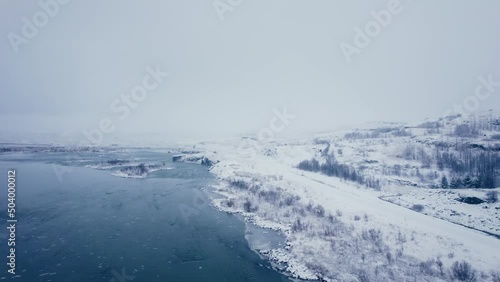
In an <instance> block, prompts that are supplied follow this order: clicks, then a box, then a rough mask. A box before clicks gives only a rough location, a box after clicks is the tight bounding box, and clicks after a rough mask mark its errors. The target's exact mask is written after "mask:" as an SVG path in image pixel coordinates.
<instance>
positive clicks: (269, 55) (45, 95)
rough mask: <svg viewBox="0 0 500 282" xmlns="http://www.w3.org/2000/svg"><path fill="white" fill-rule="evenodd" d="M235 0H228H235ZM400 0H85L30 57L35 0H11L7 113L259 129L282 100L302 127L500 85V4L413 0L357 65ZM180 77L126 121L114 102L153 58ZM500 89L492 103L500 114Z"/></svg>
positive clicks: (78, 124) (151, 126)
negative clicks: (361, 33) (24, 39)
mask: <svg viewBox="0 0 500 282" xmlns="http://www.w3.org/2000/svg"><path fill="white" fill-rule="evenodd" d="M221 1H222V2H223V3H228V1H227V0H221ZM389 2H390V1H387V0H377V1H327V0H319V1H306V0H302V1H292V0H290V1H285V0H252V1H250V0H243V1H242V3H241V4H240V5H238V6H235V7H233V9H234V10H232V11H231V12H227V13H225V14H224V20H223V21H221V20H220V18H219V17H218V14H217V12H216V11H215V9H214V7H213V1H212V0H203V1H202V0H197V1H181V0H177V1H165V0H154V1H153V0H145V1H118V0H113V1H97V0H92V1H75V0H73V1H72V2H70V3H69V4H67V5H60V10H59V11H58V13H57V14H56V15H55V16H54V17H52V18H50V19H49V22H48V23H47V25H46V26H44V27H41V28H39V30H38V33H37V34H36V35H35V36H34V37H33V38H31V39H29V42H28V43H26V44H21V45H19V52H18V53H17V54H16V53H15V52H14V50H13V48H12V46H11V43H10V42H9V38H8V34H9V33H10V32H14V33H16V34H18V35H21V28H22V26H23V22H22V20H21V18H22V17H27V18H28V19H30V20H31V19H32V17H33V15H34V14H35V13H36V12H37V11H40V10H41V8H40V6H39V5H38V4H37V3H36V2H34V1H2V2H0V34H1V35H2V36H3V39H2V40H1V41H0V72H1V77H0V81H1V89H0V91H1V93H2V94H1V96H2V102H1V103H0V121H1V123H2V125H3V128H2V131H3V132H4V133H8V132H77V133H78V132H81V130H83V129H90V128H94V127H97V126H98V123H99V121H100V120H101V119H103V118H105V117H110V118H111V119H112V120H113V122H114V123H115V125H116V131H117V132H157V133H164V134H172V135H175V134H190V133H203V134H205V133H206V134H209V133H226V132H252V131H257V130H259V129H260V128H262V127H266V126H267V125H268V123H269V120H270V118H271V117H272V116H273V108H277V109H281V108H283V106H287V108H288V111H289V112H290V113H293V114H295V115H296V118H295V119H294V121H293V122H292V123H291V124H290V126H289V127H288V128H287V130H288V131H290V132H304V131H315V130H328V129H331V128H333V127H335V126H338V125H341V124H346V123H358V122H362V121H371V120H398V121H411V120H418V119H423V118H426V117H438V116H441V115H442V114H443V113H444V112H446V111H447V110H448V109H450V108H451V107H452V106H453V104H461V103H463V101H464V99H465V98H466V97H468V96H470V95H473V94H474V89H475V88H476V86H477V85H478V83H479V82H478V76H484V77H487V76H488V75H489V74H491V75H492V76H493V79H494V80H495V81H500V56H499V53H498V51H499V50H500V39H499V37H498V34H499V27H500V17H498V13H499V12H500V2H498V1H494V0H490V1H451V0H448V1H430V0H429V1H424V0H419V1H409V0H401V4H400V5H401V6H402V8H403V11H402V12H401V13H399V14H396V15H393V16H392V18H391V22H390V24H389V25H388V26H386V27H382V28H381V31H380V33H379V34H378V35H377V36H375V37H374V38H372V39H371V42H370V44H369V45H368V46H367V47H365V48H363V49H362V50H361V53H360V54H354V55H353V56H352V62H351V63H347V61H346V58H345V57H344V55H343V53H342V51H341V49H340V47H339V46H340V44H341V42H346V43H348V44H354V43H353V41H354V40H353V39H354V36H355V31H354V28H355V27H356V26H357V27H360V28H361V29H364V27H365V25H366V24H367V23H368V22H369V21H371V20H373V16H372V15H370V11H372V10H373V11H379V10H382V9H387V5H388V3H389ZM156 65H160V68H161V70H162V71H165V72H168V73H170V77H168V78H167V79H166V81H164V82H163V83H161V85H160V86H159V87H158V88H157V89H156V90H154V91H152V92H151V93H150V94H149V95H148V97H147V99H145V100H144V101H143V102H141V103H140V105H139V106H138V107H137V108H136V109H133V110H132V111H131V114H130V116H128V117H127V118H126V119H125V120H120V119H118V118H117V116H118V115H117V114H116V113H114V112H113V111H112V110H111V104H112V102H113V101H114V100H115V99H117V98H120V95H121V94H122V93H130V90H131V89H132V88H133V87H134V86H137V85H140V84H141V81H142V79H143V77H144V76H145V75H147V72H146V70H145V68H146V67H147V66H152V67H154V66H156ZM499 97H500V88H499V89H497V91H496V92H495V93H493V94H492V95H491V97H489V98H488V99H485V100H482V101H480V106H479V108H478V110H486V109H490V108H494V109H497V110H499V105H500V98H499Z"/></svg>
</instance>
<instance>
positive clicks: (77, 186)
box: [0, 150, 290, 282]
mask: <svg viewBox="0 0 500 282" xmlns="http://www.w3.org/2000/svg"><path fill="white" fill-rule="evenodd" d="M171 158H172V155H171V154H169V153H165V152H154V151H147V150H123V151H114V152H102V151H101V152H88V153H78V154H77V155H75V154H74V153H68V152H60V153H47V152H42V153H35V154H32V153H6V154H5V153H4V154H0V187H2V190H3V191H1V192H0V193H1V197H0V210H5V211H6V209H7V197H6V195H7V170H8V169H16V171H17V174H16V181H17V182H16V184H17V190H16V192H17V195H16V212H17V213H16V218H17V220H18V222H17V223H16V275H12V274H10V273H8V272H7V270H8V266H7V257H6V256H7V254H8V247H7V242H6V239H7V236H8V233H7V232H8V230H7V229H6V227H5V226H7V223H6V219H7V217H6V216H2V218H3V220H2V221H1V222H0V226H2V228H1V229H0V250H1V251H0V254H1V257H0V265H1V267H0V270H1V271H2V272H1V273H0V281H2V279H5V280H6V281H11V280H12V281H27V282H31V281H52V282H68V281H74V282H80V281H81V282H85V281H106V282H125V281H146V282H149V281H231V282H233V281H234V282H236V281H259V282H266V281H290V280H289V279H288V278H287V277H286V276H284V275H282V274H280V273H278V272H277V271H275V270H274V269H273V268H272V267H271V266H270V264H269V263H268V262H267V261H265V260H262V259H261V258H260V257H259V256H258V255H257V254H256V253H255V252H254V251H252V250H251V249H250V248H249V244H248V242H247V240H246V239H245V223H244V222H242V221H241V220H239V219H238V218H237V217H236V216H233V215H230V214H227V213H223V212H220V211H217V210H215V209H213V208H212V207H211V206H210V205H209V200H208V198H207V197H206V194H205V193H203V190H204V189H206V188H207V187H209V186H210V185H211V184H213V183H215V179H214V178H213V176H212V175H211V174H210V173H209V172H208V171H207V167H204V166H201V165H196V164H186V163H173V162H172V161H171ZM113 159H126V160H131V162H132V163H134V162H135V163H138V162H141V163H142V162H144V163H161V165H162V166H163V168H167V169H162V170H158V171H153V172H150V173H149V174H148V176H147V177H146V178H144V179H134V178H122V177H117V176H113V175H111V173H112V172H113V169H116V168H109V167H108V168H106V169H104V170H98V169H91V168H88V167H85V166H88V165H92V164H102V163H106V162H107V161H109V160H113ZM2 213H3V214H4V215H6V212H2ZM261 240H262V238H261Z"/></svg>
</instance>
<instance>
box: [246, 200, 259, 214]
mask: <svg viewBox="0 0 500 282" xmlns="http://www.w3.org/2000/svg"><path fill="white" fill-rule="evenodd" d="M258 209H259V208H258V207H257V206H254V205H253V204H252V202H250V200H246V201H245V203H243V210H244V211H245V212H256V211H257V210H258Z"/></svg>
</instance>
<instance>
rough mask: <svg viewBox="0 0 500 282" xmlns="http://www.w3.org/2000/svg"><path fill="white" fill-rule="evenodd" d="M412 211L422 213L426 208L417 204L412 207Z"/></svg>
mask: <svg viewBox="0 0 500 282" xmlns="http://www.w3.org/2000/svg"><path fill="white" fill-rule="evenodd" d="M411 209H412V210H414V211H416V212H422V211H423V210H424V206H423V205H420V204H415V205H413V206H411Z"/></svg>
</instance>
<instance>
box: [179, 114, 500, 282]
mask: <svg viewBox="0 0 500 282" xmlns="http://www.w3.org/2000/svg"><path fill="white" fill-rule="evenodd" d="M455 126H456V124H453V125H452V124H451V123H450V124H447V125H444V126H442V127H441V128H440V133H432V132H433V131H432V130H431V131H429V130H427V129H422V128H417V129H413V130H411V132H409V131H410V127H407V128H405V129H403V130H404V131H405V132H406V131H408V134H407V133H405V132H402V131H401V130H399V129H398V131H397V132H398V133H397V134H396V135H397V136H394V135H393V134H392V133H391V132H394V131H393V130H391V131H389V132H382V133H381V134H385V135H383V136H381V135H380V134H379V135H374V136H371V137H370V138H358V139H353V138H351V139H350V138H346V137H345V134H346V132H339V133H332V134H323V135H321V136H315V137H311V139H304V140H287V141H272V142H260V143H259V145H258V147H257V148H253V149H251V150H248V148H246V146H242V143H244V142H245V139H234V140H226V141H224V142H219V143H215V142H213V143H207V142H205V143H200V144H197V145H196V149H197V150H199V153H194V154H188V155H187V156H186V158H187V159H202V157H204V158H208V159H210V160H212V161H213V162H214V165H213V166H212V167H211V171H212V172H213V173H214V174H216V175H217V176H218V178H219V179H220V180H222V181H221V184H220V185H219V186H218V187H216V191H217V192H218V193H219V194H221V195H224V196H225V197H224V198H222V199H221V198H218V199H214V200H213V202H214V205H215V206H216V207H218V208H219V209H222V210H225V211H228V212H238V213H242V214H243V215H244V216H246V218H247V219H248V220H250V221H252V222H254V223H256V224H258V225H261V226H265V227H269V228H273V229H276V230H280V231H281V232H283V234H285V236H286V238H287V246H286V247H284V248H281V249H274V250H268V251H267V252H264V254H265V255H267V256H268V257H269V258H270V259H271V260H272V261H275V262H277V265H279V266H281V267H283V270H284V271H286V272H288V273H290V274H291V275H293V276H295V277H300V278H305V279H324V280H326V281H451V280H452V279H453V277H455V276H456V274H457V273H456V271H459V270H460V269H459V268H458V267H455V268H454V270H455V272H454V271H452V268H451V266H452V265H453V263H455V262H462V261H466V262H468V263H470V264H471V265H472V268H473V269H474V270H477V271H476V272H475V278H476V279H477V281H498V280H494V279H495V277H497V276H495V275H498V269H500V251H499V250H500V240H499V239H498V238H496V237H494V236H491V235H488V234H486V233H484V232H481V231H478V230H473V229H471V228H476V229H479V230H484V231H488V232H490V233H494V234H499V232H498V229H499V221H500V220H499V214H498V212H499V207H500V206H499V204H498V203H487V204H480V205H469V204H467V203H462V202H459V201H457V200H456V199H457V198H459V196H460V195H462V196H476V197H478V198H480V197H481V198H484V195H485V193H486V192H491V191H494V189H493V190H492V189H489V190H476V189H474V190H473V189H467V190H450V189H429V187H431V186H436V185H433V184H436V183H437V184H439V178H440V177H441V176H450V177H451V173H449V172H448V171H446V169H444V170H443V171H439V170H438V169H437V167H436V164H431V165H430V166H423V165H422V163H421V160H408V159H404V158H402V157H401V156H400V154H401V152H402V151H403V150H404V149H405V147H406V146H407V145H408V144H409V143H410V144H415V143H416V144H428V143H429V144H435V142H441V141H443V139H447V138H451V136H450V135H446V134H449V132H450V131H451V130H452V128H453V127H455ZM417 131H418V132H417ZM446 131H448V133H444V132H446ZM371 132H373V130H371ZM491 136H493V133H491V132H488V135H487V136H482V137H481V138H479V139H478V138H475V139H474V140H472V139H471V140H469V141H473V142H474V144H483V145H488V146H491V142H489V141H488V140H489V139H490V138H491ZM324 141H326V142H327V143H328V144H330V146H328V149H327V151H328V152H327V153H328V154H329V155H331V154H335V157H336V159H337V160H339V161H340V162H343V163H347V164H349V165H352V166H353V167H354V168H356V169H358V170H359V171H362V172H363V173H365V174H367V175H371V176H374V177H379V178H380V179H381V181H382V187H381V189H380V190H376V189H368V188H366V187H365V186H364V185H361V184H358V183H356V182H351V181H347V180H341V179H339V178H337V177H329V176H326V175H323V174H321V173H319V172H309V171H303V170H299V169H297V168H296V167H297V164H298V163H299V162H301V161H303V160H307V159H311V158H318V159H320V160H321V158H322V156H324V155H325V142H324ZM444 141H446V140H444ZM467 142H468V141H467ZM430 146H431V147H427V146H424V145H422V148H423V150H425V151H429V152H430V151H431V150H432V146H435V145H430ZM243 148H246V149H243ZM389 166H390V167H391V169H393V168H394V166H396V168H398V169H399V170H398V171H397V172H396V173H397V174H398V175H395V174H394V173H392V172H391V173H388V172H387V171H388V167H389ZM417 169H418V170H419V174H420V175H424V177H422V176H420V175H418V174H414V173H413V174H412V173H411V171H415V170H417ZM434 171H437V172H435V173H434ZM431 174H432V175H431ZM435 174H438V177H437V178H436V177H435ZM425 175H429V177H426V176H425ZM496 190H499V189H498V188H497V189H496ZM418 205H422V207H421V208H419V209H418V210H419V211H420V212H418V211H415V209H416V208H415V206H416V207H418ZM456 223H459V224H456ZM463 225H465V226H468V227H471V228H468V227H465V226H463ZM455 266H457V265H455ZM414 279H415V280H414Z"/></svg>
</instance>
